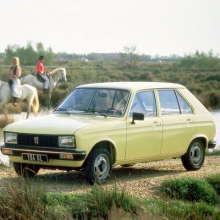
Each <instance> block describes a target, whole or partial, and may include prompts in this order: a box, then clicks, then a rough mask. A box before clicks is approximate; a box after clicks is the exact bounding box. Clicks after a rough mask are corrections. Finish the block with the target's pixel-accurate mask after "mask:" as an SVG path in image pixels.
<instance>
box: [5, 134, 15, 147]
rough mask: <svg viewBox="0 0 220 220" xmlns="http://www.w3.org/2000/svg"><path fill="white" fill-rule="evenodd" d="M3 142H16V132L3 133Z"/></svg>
mask: <svg viewBox="0 0 220 220" xmlns="http://www.w3.org/2000/svg"><path fill="white" fill-rule="evenodd" d="M5 143H6V144H17V143H18V142H17V134H16V133H5Z"/></svg>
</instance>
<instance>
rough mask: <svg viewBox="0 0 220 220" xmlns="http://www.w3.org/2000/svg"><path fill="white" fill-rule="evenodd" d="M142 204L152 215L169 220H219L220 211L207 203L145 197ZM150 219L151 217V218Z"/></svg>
mask: <svg viewBox="0 0 220 220" xmlns="http://www.w3.org/2000/svg"><path fill="white" fill-rule="evenodd" d="M142 205H144V207H146V209H147V210H148V212H150V213H151V216H154V217H155V216H157V217H159V216H160V217H161V218H157V217H156V218H152V219H169V220H176V219H178V220H185V219H187V220H208V219H210V220H219V219H220V213H219V211H218V210H216V208H215V207H213V206H212V205H208V204H206V203H189V202H184V201H180V200H169V201H167V200H162V199H144V200H143V203H142ZM149 219H150V218H149Z"/></svg>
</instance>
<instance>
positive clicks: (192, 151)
mask: <svg viewBox="0 0 220 220" xmlns="http://www.w3.org/2000/svg"><path fill="white" fill-rule="evenodd" d="M181 160H182V164H183V166H184V167H185V169H186V170H191V171H192V170H199V169H200V168H201V167H202V165H203V163H204V160H205V147H204V144H203V142H202V141H201V140H198V139H197V140H194V141H193V142H192V143H191V144H190V146H189V148H188V150H187V152H186V154H184V155H183V156H182V157H181Z"/></svg>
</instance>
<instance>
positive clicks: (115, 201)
mask: <svg viewBox="0 0 220 220" xmlns="http://www.w3.org/2000/svg"><path fill="white" fill-rule="evenodd" d="M198 181H201V180H200V179H196V178H195V182H198ZM203 181H205V180H203ZM219 182H220V176H219V175H218V176H217V175H216V176H214V177H212V176H210V177H209V184H211V185H212V183H213V184H216V183H219ZM170 184H172V181H171V182H170ZM125 189H126V187H125V188H124V189H123V190H118V188H117V186H116V184H115V186H114V187H112V188H111V189H109V190H107V189H104V188H103V187H102V185H94V186H93V188H92V189H91V190H90V191H88V192H86V193H82V194H72V193H52V192H47V191H46V190H45V182H44V180H42V179H37V178H34V179H23V178H21V177H18V178H13V179H7V181H1V185H0V219H19V220H20V219H22V220H23V219H30V220H35V219H39V220H41V219H42V220H43V219H47V220H57V219H63V220H67V219H68V220H71V219H91V220H94V219H99V220H102V219H109V220H111V219H112V220H113V219H122V220H127V219H129V220H130V219H134V220H136V219H138V220H142V219H153V220H154V219H155V220H162V219H171V220H172V219H173V220H174V219H180V220H181V219H193V220H194V219H195V220H203V219H204V220H205V219H208V220H217V219H220V211H219V209H217V208H216V206H214V205H210V204H207V203H205V202H203V201H202V202H189V201H181V200H177V199H170V198H168V197H165V196H163V194H161V195H160V198H157V199H153V198H150V199H149V198H146V199H138V198H136V197H134V196H131V195H129V192H126V190H125ZM200 193H202V192H200Z"/></svg>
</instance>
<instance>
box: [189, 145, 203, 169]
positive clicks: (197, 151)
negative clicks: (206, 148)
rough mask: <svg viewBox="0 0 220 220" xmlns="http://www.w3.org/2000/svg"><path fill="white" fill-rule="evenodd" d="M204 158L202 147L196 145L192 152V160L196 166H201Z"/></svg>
mask: <svg viewBox="0 0 220 220" xmlns="http://www.w3.org/2000/svg"><path fill="white" fill-rule="evenodd" d="M202 158H203V150H202V146H201V145H200V144H199V143H195V144H194V145H193V146H192V148H191V151H190V159H191V161H192V163H193V164H194V165H195V166H198V165H200V163H201V162H202Z"/></svg>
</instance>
